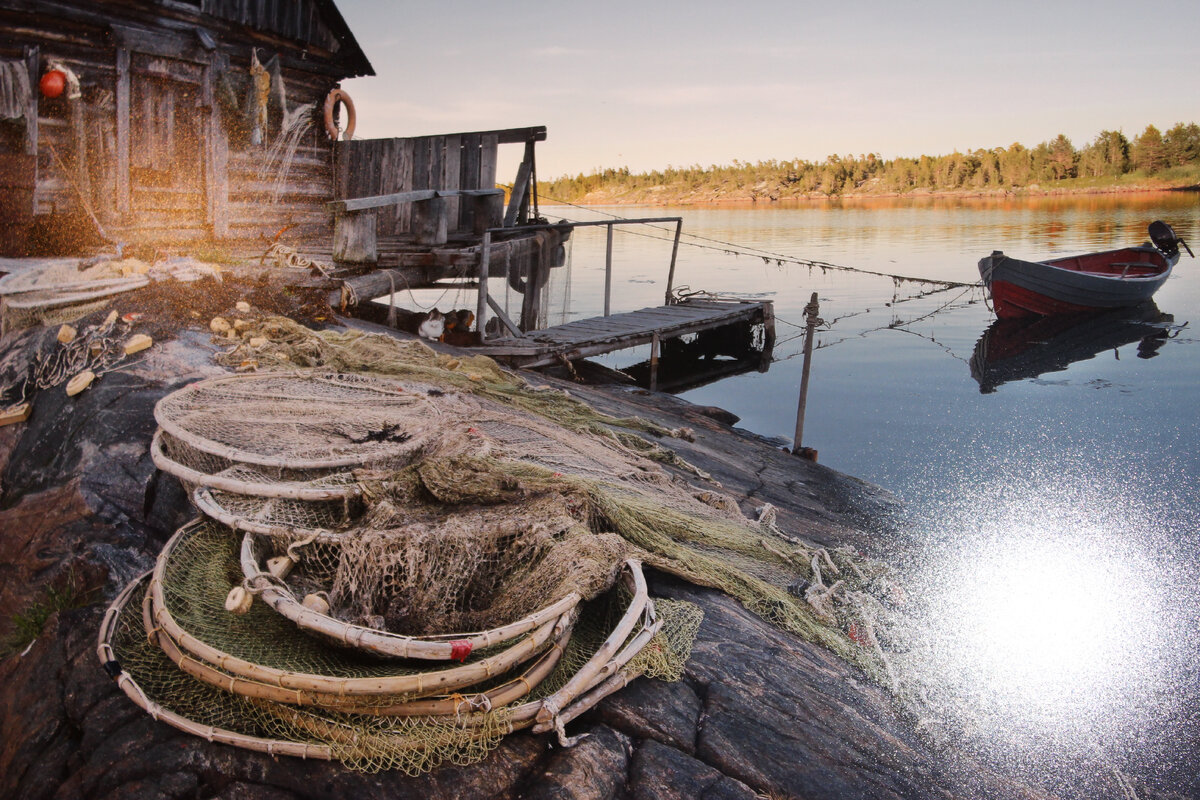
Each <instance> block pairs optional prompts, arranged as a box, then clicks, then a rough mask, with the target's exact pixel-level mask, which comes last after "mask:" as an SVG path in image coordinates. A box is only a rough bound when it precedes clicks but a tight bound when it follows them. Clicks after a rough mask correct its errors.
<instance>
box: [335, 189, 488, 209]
mask: <svg viewBox="0 0 1200 800" xmlns="http://www.w3.org/2000/svg"><path fill="white" fill-rule="evenodd" d="M495 194H498V195H503V194H504V190H502V189H450V190H446V189H414V190H413V191H410V192H396V193H394V194H381V195H376V196H374V197H352V198H350V199H348V200H333V201H331V202H329V203H326V204H325V207H326V208H327V209H329V210H330V211H331V212H333V213H334V214H346V213H350V212H353V211H363V210H366V209H369V208H382V207H384V206H392V205H397V204H398V203H416V202H419V201H421V200H432V199H433V198H435V197H464V196H466V197H480V196H485V195H495Z"/></svg>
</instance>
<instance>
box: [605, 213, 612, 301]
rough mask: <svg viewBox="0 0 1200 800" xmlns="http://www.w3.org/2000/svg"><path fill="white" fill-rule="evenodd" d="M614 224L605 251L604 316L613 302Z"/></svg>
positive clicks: (609, 224)
mask: <svg viewBox="0 0 1200 800" xmlns="http://www.w3.org/2000/svg"><path fill="white" fill-rule="evenodd" d="M612 233H613V226H612V223H611V222H610V223H608V245H607V247H606V249H605V251H604V316H606V317H607V316H608V313H609V307H610V305H611V302H612Z"/></svg>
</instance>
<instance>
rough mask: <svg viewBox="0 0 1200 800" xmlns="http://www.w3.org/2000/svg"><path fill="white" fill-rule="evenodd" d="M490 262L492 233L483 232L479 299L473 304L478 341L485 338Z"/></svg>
mask: <svg viewBox="0 0 1200 800" xmlns="http://www.w3.org/2000/svg"><path fill="white" fill-rule="evenodd" d="M491 261H492V232H491V231H484V232H483V244H482V245H480V250H479V299H478V300H477V301H476V303H475V329H476V330H477V331H479V341H480V342H482V341H484V340H485V339H486V338H487V330H486V328H487V310H488V302H487V301H488V295H487V279H488V270H489V269H490V268H491Z"/></svg>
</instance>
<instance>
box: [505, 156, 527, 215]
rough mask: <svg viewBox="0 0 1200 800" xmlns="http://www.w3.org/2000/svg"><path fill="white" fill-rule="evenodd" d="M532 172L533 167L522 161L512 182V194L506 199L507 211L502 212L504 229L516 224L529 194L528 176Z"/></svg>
mask: <svg viewBox="0 0 1200 800" xmlns="http://www.w3.org/2000/svg"><path fill="white" fill-rule="evenodd" d="M532 170H533V165H532V164H530V163H529V162H528V161H522V162H521V166H520V167H518V168H517V179H516V180H515V181H513V187H512V194H511V195H509V198H508V210H507V211H505V212H504V227H506V228H511V227H513V226H514V225H516V224H517V217H518V216H519V215H520V212H521V207H522V206H523V205H524V204H525V197H526V195H528V194H529V175H530V172H531V171H532Z"/></svg>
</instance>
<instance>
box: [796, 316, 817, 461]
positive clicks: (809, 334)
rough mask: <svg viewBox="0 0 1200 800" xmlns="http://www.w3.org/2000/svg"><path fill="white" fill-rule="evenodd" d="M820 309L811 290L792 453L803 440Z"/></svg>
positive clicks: (798, 448) (797, 449) (798, 450)
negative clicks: (814, 335) (814, 339)
mask: <svg viewBox="0 0 1200 800" xmlns="http://www.w3.org/2000/svg"><path fill="white" fill-rule="evenodd" d="M820 310H821V309H820V307H819V306H818V305H817V293H816V292H813V293H812V299H810V300H809V301H808V305H807V306H805V307H804V316H805V319H806V320H807V322H808V327H807V329H806V330H805V331H804V367H803V369H802V370H801V372H800V402H799V404H798V405H797V406H796V438H795V439H794V440H793V441H792V454H793V455H794V454H796V453H798V452H800V447H801V442H802V441H803V440H804V406H805V405H806V404H807V403H808V370H809V368H810V367H811V366H812V345H813V332H814V331H815V330H816V329H817V323H818V322H819V321H820V320H818V319H817V314H818V313H820Z"/></svg>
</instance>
